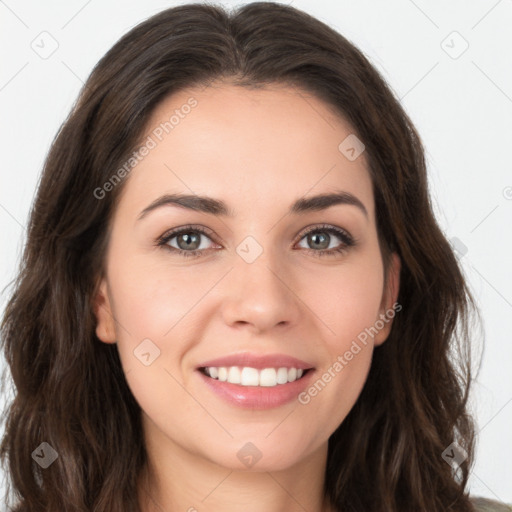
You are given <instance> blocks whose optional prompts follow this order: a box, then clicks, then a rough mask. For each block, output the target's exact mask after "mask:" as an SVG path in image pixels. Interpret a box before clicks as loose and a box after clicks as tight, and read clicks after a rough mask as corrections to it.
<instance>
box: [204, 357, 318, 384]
mask: <svg viewBox="0 0 512 512" xmlns="http://www.w3.org/2000/svg"><path fill="white" fill-rule="evenodd" d="M207 366H214V367H216V368H219V367H221V366H240V367H244V366H248V367H250V368H255V369H256V370H263V369H264V368H298V369H299V368H300V369H302V370H310V369H312V368H313V365H312V364H310V363H307V362H306V361H302V360H300V359H297V358H295V357H291V356H288V355H286V354H251V353H250V352H242V353H240V354H231V355H229V356H226V357H220V358H218V359H211V360H210V361H205V362H204V363H201V364H200V365H199V366H197V369H200V368H205V367H207ZM309 373H310V372H309ZM280 385H281V386H285V385H286V384H280Z"/></svg>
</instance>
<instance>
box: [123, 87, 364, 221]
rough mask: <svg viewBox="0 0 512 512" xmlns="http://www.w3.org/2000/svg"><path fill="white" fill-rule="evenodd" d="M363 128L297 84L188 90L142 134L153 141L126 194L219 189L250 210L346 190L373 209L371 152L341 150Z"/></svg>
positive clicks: (137, 197)
mask: <svg viewBox="0 0 512 512" xmlns="http://www.w3.org/2000/svg"><path fill="white" fill-rule="evenodd" d="M353 136H354V130H353V128H352V127H351V126H350V124H349V123H347V122H346V120H344V119H343V118H342V117H341V116H339V115H337V114H336V113H335V112H334V110H333V109H332V108H331V107H330V106H329V105H327V104H326V103H324V102H323V101H321V100H320V99H318V98H317V97H315V96H313V95H312V94H310V93H307V92H305V91H303V90H301V89H298V88H295V87H291V86H285V85H272V86H268V87H265V88H263V89H248V88H246V87H240V86H235V85H231V84H223V83H214V84H211V85H210V86H209V87H206V88H199V87H198V88H189V89H185V90H182V91H180V92H178V93H175V94H172V95H170V96H168V97H167V98H165V99H164V100H163V101H162V102H161V103H160V104H159V105H158V106H157V107H156V108H155V110H154V111H153V113H152V115H151V116H150V119H149V122H148V123H147V127H146V130H145V133H144V136H143V138H142V139H141V144H142V145H146V146H147V147H149V148H150V149H149V151H147V152H146V155H145V156H144V157H143V158H140V160H139V162H138V163H137V165H135V167H134V168H133V169H132V171H131V172H130V175H129V179H128V183H127V184H126V187H125V188H126V190H125V191H124V192H123V195H124V196H127V198H129V199H130V202H131V203H135V204H136V205H137V207H141V208H142V207H144V206H145V205H146V203H147V202H149V201H151V200H154V199H155V197H156V196H157V195H160V194H163V193H173V192H178V193H180V192H181V193H195V194H200V195H209V196H211V197H216V198H220V199H224V200H225V201H226V202H227V203H228V204H229V205H230V207H231V208H232V209H233V210H234V211H235V212H240V214H242V213H243V209H244V208H247V207H248V206H251V207H254V206H261V207H262V208H268V207H272V208H275V207H277V206H278V205H279V204H282V205H283V207H284V206H288V204H289V203H291V202H292V201H293V200H295V199H297V198H298V197H302V196H307V195H314V194H319V193H324V192H333V191H339V190H343V191H346V192H349V193H352V194H354V195H356V196H357V197H359V199H360V200H361V201H362V202H363V203H364V204H365V206H366V208H367V209H368V212H369V213H370V216H371V217H373V195H372V187H371V179H370V175H369V173H368V170H367V164H366V160H365V154H364V152H363V153H362V154H361V155H360V156H359V157H358V158H357V159H355V160H350V159H348V158H347V157H346V156H345V154H344V153H343V152H342V151H341V150H340V144H342V143H343V142H344V141H345V140H346V139H347V137H353ZM349 140H350V139H349ZM237 198H240V201H242V202H241V203H237ZM247 200H250V201H251V205H248V204H246V203H247Z"/></svg>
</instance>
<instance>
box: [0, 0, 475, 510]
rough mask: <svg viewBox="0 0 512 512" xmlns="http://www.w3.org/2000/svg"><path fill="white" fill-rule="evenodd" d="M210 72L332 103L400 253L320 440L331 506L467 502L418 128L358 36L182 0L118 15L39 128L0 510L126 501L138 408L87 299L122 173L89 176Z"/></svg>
mask: <svg viewBox="0 0 512 512" xmlns="http://www.w3.org/2000/svg"><path fill="white" fill-rule="evenodd" d="M216 79H224V80H228V81H229V82H230V83H233V84H236V85H239V86H241V87H261V86H265V85H266V84H271V83H281V84H288V85H290V86H293V87H297V88H298V89H299V90H304V91H307V92H310V93H313V94H315V95H316V96H317V97H318V98H320V99H321V100H323V101H325V102H326V103H327V104H329V105H330V106H332V107H333V108H334V109H335V110H336V111H337V112H338V113H339V114H340V115H341V116H343V118H344V119H345V120H347V121H348V122H349V123H350V124H351V125H352V126H353V127H354V130H355V131H356V133H357V136H358V137H359V138H360V139H361V140H362V141H363V143H364V144H365V147H366V157H367V158H368V162H369V164H368V165H369V172H370V174H371V177H372V181H373V189H374V197H375V203H376V215H377V228H378V233H379V237H380V241H381V246H382V249H383V255H384V257H385V256H386V255H388V254H389V253H390V251H396V252H397V253H398V255H399V256H400V258H401V262H402V268H401V282H400V293H399V297H398V302H399V303H400V304H401V305H402V307H403V311H402V312H401V313H400V314H397V315H396V317H395V319H394V323H393V327H392V330H391V333H390V336H389V338H388V340H387V341H386V343H384V344H383V345H381V346H379V347H377V348H376V349H375V351H374V356H373V360H372V365H371V369H370V373H369V376H368V379H367V382H366V384H365V386H364V388H363V390H362V393H361V395H360V397H359V398H358V400H357V402H356V404H355V405H354V407H353V409H352V410H351V412H350V413H349V415H348V416H347V418H346V419H345V420H344V421H343V423H342V424H341V425H340V426H339V427H338V429H337V430H336V431H335V432H334V433H333V434H332V436H331V437H330V439H329V446H328V448H329V449H328V460H327V468H326V475H325V476H326V483H325V493H326V495H327V496H328V497H329V498H330V500H331V502H332V503H333V504H334V505H335V507H336V509H338V510H342V511H343V512H368V511H372V512H379V511H386V512H411V511H428V512H434V511H460V512H463V511H470V510H473V508H472V506H471V504H470V500H469V497H468V494H467V491H466V486H467V481H468V476H469V472H470V469H471V466H472V464H473V460H474V448H475V447H474V442H475V430H474V423H473V419H472V417H471V415H470V414H469V413H468V410H467V400H468V392H469V385H470V382H471V379H472V377H471V371H472V369H471V364H470V356H471V354H470V352H471V351H470V342H469V337H468V330H469V327H470V326H469V323H470V319H471V318H473V317H472V316H471V312H472V311H473V310H474V303H473V300H472V298H471V295H470V293H469V290H468V288H467V285H466V283H465V280H464V278H463V275H462V272H461V270H460V268H459V265H458V261H457V258H456V257H455V256H454V252H453V251H452V249H451V247H450V244H449V243H448V241H447V240H446V238H445V237H444V236H443V234H442V232H441V230H440V228H439V226H438V224H437V223H436V220H435V218H434V214H433V211H432V207H431V203H430V199H429V193H428V185H427V175H426V165H425V159H424V150H423V147H422V143H421V140H420V137H419V135H418V133H417V132H416V130H415V128H414V126H413V124H412V122H411V120H410V119H409V118H408V116H407V115H406V113H405V112H404V110H403V108H402V107H401V106H400V104H399V102H398V101H397V99H396V98H395V97H394V95H393V94H392V92H391V91H390V89H389V87H388V86H387V85H386V83H385V81H384V80H383V78H382V77H381V76H380V75H379V73H378V72H377V71H376V70H375V68H374V67H372V65H371V64H370V63H369V61H368V60H367V59H366V58H365V56H364V55H363V53H362V52H361V51H359V50H358V49H357V48H355V47H354V46H353V45H352V44H351V43H350V42H349V41H348V40H347V39H345V38H344V37H343V36H342V35H340V34H339V33H337V32H336V31H334V30H333V29H331V28H330V27H328V26H327V25H325V24H324V23H322V22H320V21H319V20H317V19H315V18H313V17H311V16H309V15H307V14H306V13H304V12H302V11H300V10H297V9H295V8H292V7H289V6H285V5H281V4H276V3H267V2H257V3H252V4H248V5H246V6H243V7H240V8H239V9H237V10H234V11H233V12H227V11H226V10H225V9H223V8H222V7H220V6H219V7H217V6H213V5H206V4H189V5H182V6H179V7H175V8H171V9H167V10H165V11H163V12H161V13H159V14H157V15H155V16H153V17H151V18H149V19H148V20H146V21H144V22H143V23H141V24H140V25H138V26H136V27H135V28H133V29H132V30H131V31H130V32H129V33H128V34H126V35H125V36H124V37H122V38H121V39H120V41H119V42H118V43H117V44H115V46H114V47H113V48H112V49H111V50H110V51H108V53H107V54H106V55H105V56H104V57H103V58H102V59H101V60H100V62H99V63H98V64H97V65H96V67H95V68H94V70H93V71H92V73H91V75H90V77H89V78H88V80H87V82H86V84H85V86H84V87H83V89H82V91H81V93H80V96H79V98H78V100H77V102H76V104H75V106H74V108H73V109H72V112H71V113H70V115H69V117H68V118H67V119H66V120H65V122H64V123H63V125H62V127H61V129H60V131H59V133H58V134H57V136H56V138H55V140H54V142H53V145H52V147H51V150H50V152H49V155H48V157H47V160H46V163H45V166H44V171H43V174H42V178H41V181H40V183H39V187H38V191H37V197H36V199H35V202H34V204H33V207H32V210H31V215H30V221H29V226H28V233H27V242H26V246H25V249H24V253H23V257H22V261H21V265H20V269H19V273H18V277H17V279H16V281H15V283H14V284H15V286H14V291H13V292H12V295H11V298H10V301H9V302H8V305H7V307H6V310H5V315H4V318H3V322H2V327H1V329H2V331H1V334H2V343H3V350H4V354H5V357H6V360H7V362H8V365H9V367H10V371H11V375H12V380H13V382H14V385H15V396H14V398H13V400H12V402H11V403H10V404H9V406H8V408H7V411H6V425H5V435H4V437H3V441H2V444H1V452H0V453H1V457H2V463H3V464H5V463H7V470H8V474H9V476H10V478H11V481H12V486H13V488H14V491H15V493H14V494H15V497H16V499H17V501H18V503H17V504H15V506H14V508H13V509H12V510H14V511H16V512H28V511H30V512H36V511H43V510H44V511H48V512H63V511H65V512H70V511H73V512H74V511H76V512H86V511H87V512H89V511H94V512H127V511H133V512H136V511H138V510H139V508H138V498H137V495H136V492H137V482H138V477H139V475H140V473H141V470H142V469H143V468H144V465H145V463H146V460H147V459H146V453H145V449H144V446H143V442H142V428H141V417H140V415H141V410H140V407H139V405H138V404H137V402H136V401H135V399H134V397H133V395H132V393H131V391H130V389H129V387H128V385H127V383H126V380H125V377H124V374H123V371H122V367H121V364H120V360H119V357H118V352H117V346H116V345H115V344H114V345H112V344H106V343H101V342H100V341H99V340H98V338H97V337H96V335H95V325H96V321H95V315H94V310H93V305H92V297H93V296H94V294H95V291H96V287H97V284H98V281H99V277H100V276H101V275H102V273H103V271H104V266H103V264H104V256H105V248H106V246H107V243H108V236H109V231H108V226H109V221H110V219H111V216H112V213H113V211H114V209H115V207H116V201H117V199H118V198H119V194H120V192H121V190H122V188H123V183H124V182H121V183H119V184H118V185H117V186H115V187H112V190H109V191H108V193H102V194H101V197H100V198H98V196H99V194H98V193H95V191H97V190H98V189H102V190H105V186H104V185H105V183H107V182H108V181H109V179H110V178H111V177H112V175H113V174H114V173H115V171H116V170H118V169H119V168H120V167H121V166H122V165H123V163H124V162H126V160H127V158H129V156H130V155H131V153H132V152H133V151H134V149H135V148H136V147H137V145H138V144H140V140H141V137H142V136H143V133H144V129H145V126H146V123H147V122H148V119H149V116H150V114H151V113H152V111H153V110H154V108H155V107H156V106H157V105H158V104H159V102H161V101H162V100H163V99H164V98H165V97H167V96H168V95H169V94H172V93H174V92H177V91H179V90H181V89H184V88H187V87H191V86H197V85H203V86H207V85H208V84H209V83H210V82H211V81H213V80H216ZM385 261H387V260H385ZM4 378H5V376H4ZM43 442H44V443H47V444H48V445H49V446H50V447H51V448H53V449H54V450H55V452H56V453H57V454H58V458H57V459H56V460H55V462H54V463H53V464H51V465H50V466H49V467H48V468H46V469H42V468H41V466H40V465H39V464H36V462H35V461H36V459H35V458H34V453H36V455H37V453H38V452H37V450H39V451H41V449H42V450H43V452H44V449H47V445H43V446H42V447H41V443H43ZM453 442H456V443H457V444H458V445H459V446H460V450H464V451H465V452H466V454H467V458H466V460H465V461H464V462H462V464H461V465H460V466H459V468H458V470H457V472H454V471H453V470H452V467H451V465H450V464H448V463H447V462H446V460H445V459H446V457H443V452H444V451H445V450H446V449H447V448H448V447H449V446H450V445H451V444H452V443H453ZM43 452H41V453H43ZM458 453H462V451H460V452H458ZM7 500H8V497H7V498H6V502H7Z"/></svg>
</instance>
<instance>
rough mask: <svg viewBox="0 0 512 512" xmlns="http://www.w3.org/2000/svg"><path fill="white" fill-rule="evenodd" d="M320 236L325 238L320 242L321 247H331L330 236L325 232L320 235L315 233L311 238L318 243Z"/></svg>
mask: <svg viewBox="0 0 512 512" xmlns="http://www.w3.org/2000/svg"><path fill="white" fill-rule="evenodd" d="M318 238H323V242H324V243H323V244H322V242H320V245H321V247H320V249H326V248H327V247H329V240H328V237H327V236H326V235H325V234H321V235H318V234H313V235H311V240H312V241H314V243H317V241H318Z"/></svg>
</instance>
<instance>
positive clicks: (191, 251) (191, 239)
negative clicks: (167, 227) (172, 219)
mask: <svg viewBox="0 0 512 512" xmlns="http://www.w3.org/2000/svg"><path fill="white" fill-rule="evenodd" d="M210 236H211V233H210V232H209V231H207V230H206V229H204V228H203V227H201V226H184V227H182V228H178V229H174V230H172V231H170V232H167V233H165V234H164V235H163V236H162V237H161V238H159V239H158V240H157V245H158V246H164V247H166V248H167V249H169V250H170V251H172V252H177V253H178V254H180V255H182V256H189V257H190V256H198V255H199V254H201V253H204V252H206V251H207V250H209V248H208V247H205V246H204V244H202V241H201V238H202V237H203V238H208V239H210V240H211V238H210ZM174 239H176V240H175V241H174ZM173 241H174V242H173ZM172 242H173V243H172Z"/></svg>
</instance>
